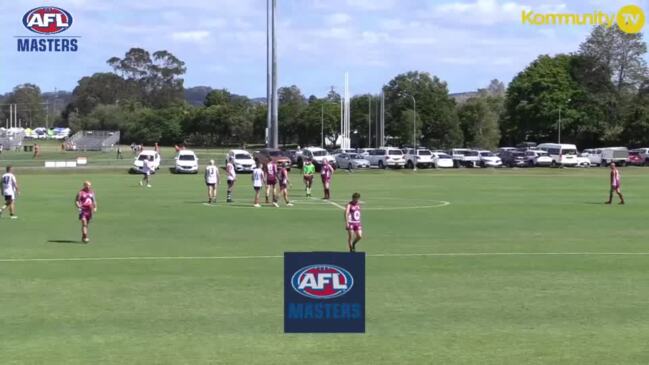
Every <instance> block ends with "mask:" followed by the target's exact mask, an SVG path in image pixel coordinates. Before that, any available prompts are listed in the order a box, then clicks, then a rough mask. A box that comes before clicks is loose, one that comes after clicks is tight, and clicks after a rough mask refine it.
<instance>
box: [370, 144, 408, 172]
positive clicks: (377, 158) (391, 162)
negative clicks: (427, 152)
mask: <svg viewBox="0 0 649 365" xmlns="http://www.w3.org/2000/svg"><path fill="white" fill-rule="evenodd" d="M366 158H367V160H368V161H370V165H371V166H378V167H379V168H380V169H384V168H386V167H393V168H401V167H403V166H405V164H406V160H405V159H404V158H403V152H402V151H401V150H400V149H398V148H394V147H381V148H377V149H375V150H372V151H370V152H369V155H368V156H367V157H366Z"/></svg>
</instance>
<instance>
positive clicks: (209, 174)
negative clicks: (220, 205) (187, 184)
mask: <svg viewBox="0 0 649 365" xmlns="http://www.w3.org/2000/svg"><path fill="white" fill-rule="evenodd" d="M219 178H220V176H219V168H218V167H217V166H216V162H214V160H210V164H209V165H207V166H206V167H205V185H207V203H208V204H212V203H214V202H216V193H217V188H218V186H219V182H220V181H219Z"/></svg>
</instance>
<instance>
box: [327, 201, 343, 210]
mask: <svg viewBox="0 0 649 365" xmlns="http://www.w3.org/2000/svg"><path fill="white" fill-rule="evenodd" d="M327 202H329V204H331V205H333V206H334V207H338V208H340V209H342V210H345V207H343V206H342V205H340V204H338V203H336V202H335V201H333V200H327Z"/></svg>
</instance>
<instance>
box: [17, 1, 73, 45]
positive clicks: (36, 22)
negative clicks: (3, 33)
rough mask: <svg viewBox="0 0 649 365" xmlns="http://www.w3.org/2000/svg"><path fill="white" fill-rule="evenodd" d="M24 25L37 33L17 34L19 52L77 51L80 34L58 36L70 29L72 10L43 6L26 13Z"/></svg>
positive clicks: (23, 19)
mask: <svg viewBox="0 0 649 365" xmlns="http://www.w3.org/2000/svg"><path fill="white" fill-rule="evenodd" d="M22 23H23V26H24V27H25V28H26V29H28V30H29V31H31V32H33V33H36V34H37V35H33V36H16V38H17V50H18V52H76V51H77V50H78V49H79V46H78V40H77V39H78V38H80V37H78V36H58V35H57V34H59V33H62V32H65V31H67V30H68V29H70V27H71V26H72V23H73V18H72V14H70V12H68V11H66V10H63V9H61V8H57V7H54V6H41V7H38V8H34V9H31V10H29V11H28V12H26V13H25V15H23V17H22Z"/></svg>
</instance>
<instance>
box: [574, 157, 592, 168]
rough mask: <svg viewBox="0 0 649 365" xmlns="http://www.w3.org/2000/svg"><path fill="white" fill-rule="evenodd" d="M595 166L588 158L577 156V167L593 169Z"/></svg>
mask: <svg viewBox="0 0 649 365" xmlns="http://www.w3.org/2000/svg"><path fill="white" fill-rule="evenodd" d="M591 166H593V164H592V163H591V162H590V159H588V157H582V156H577V167H591Z"/></svg>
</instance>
